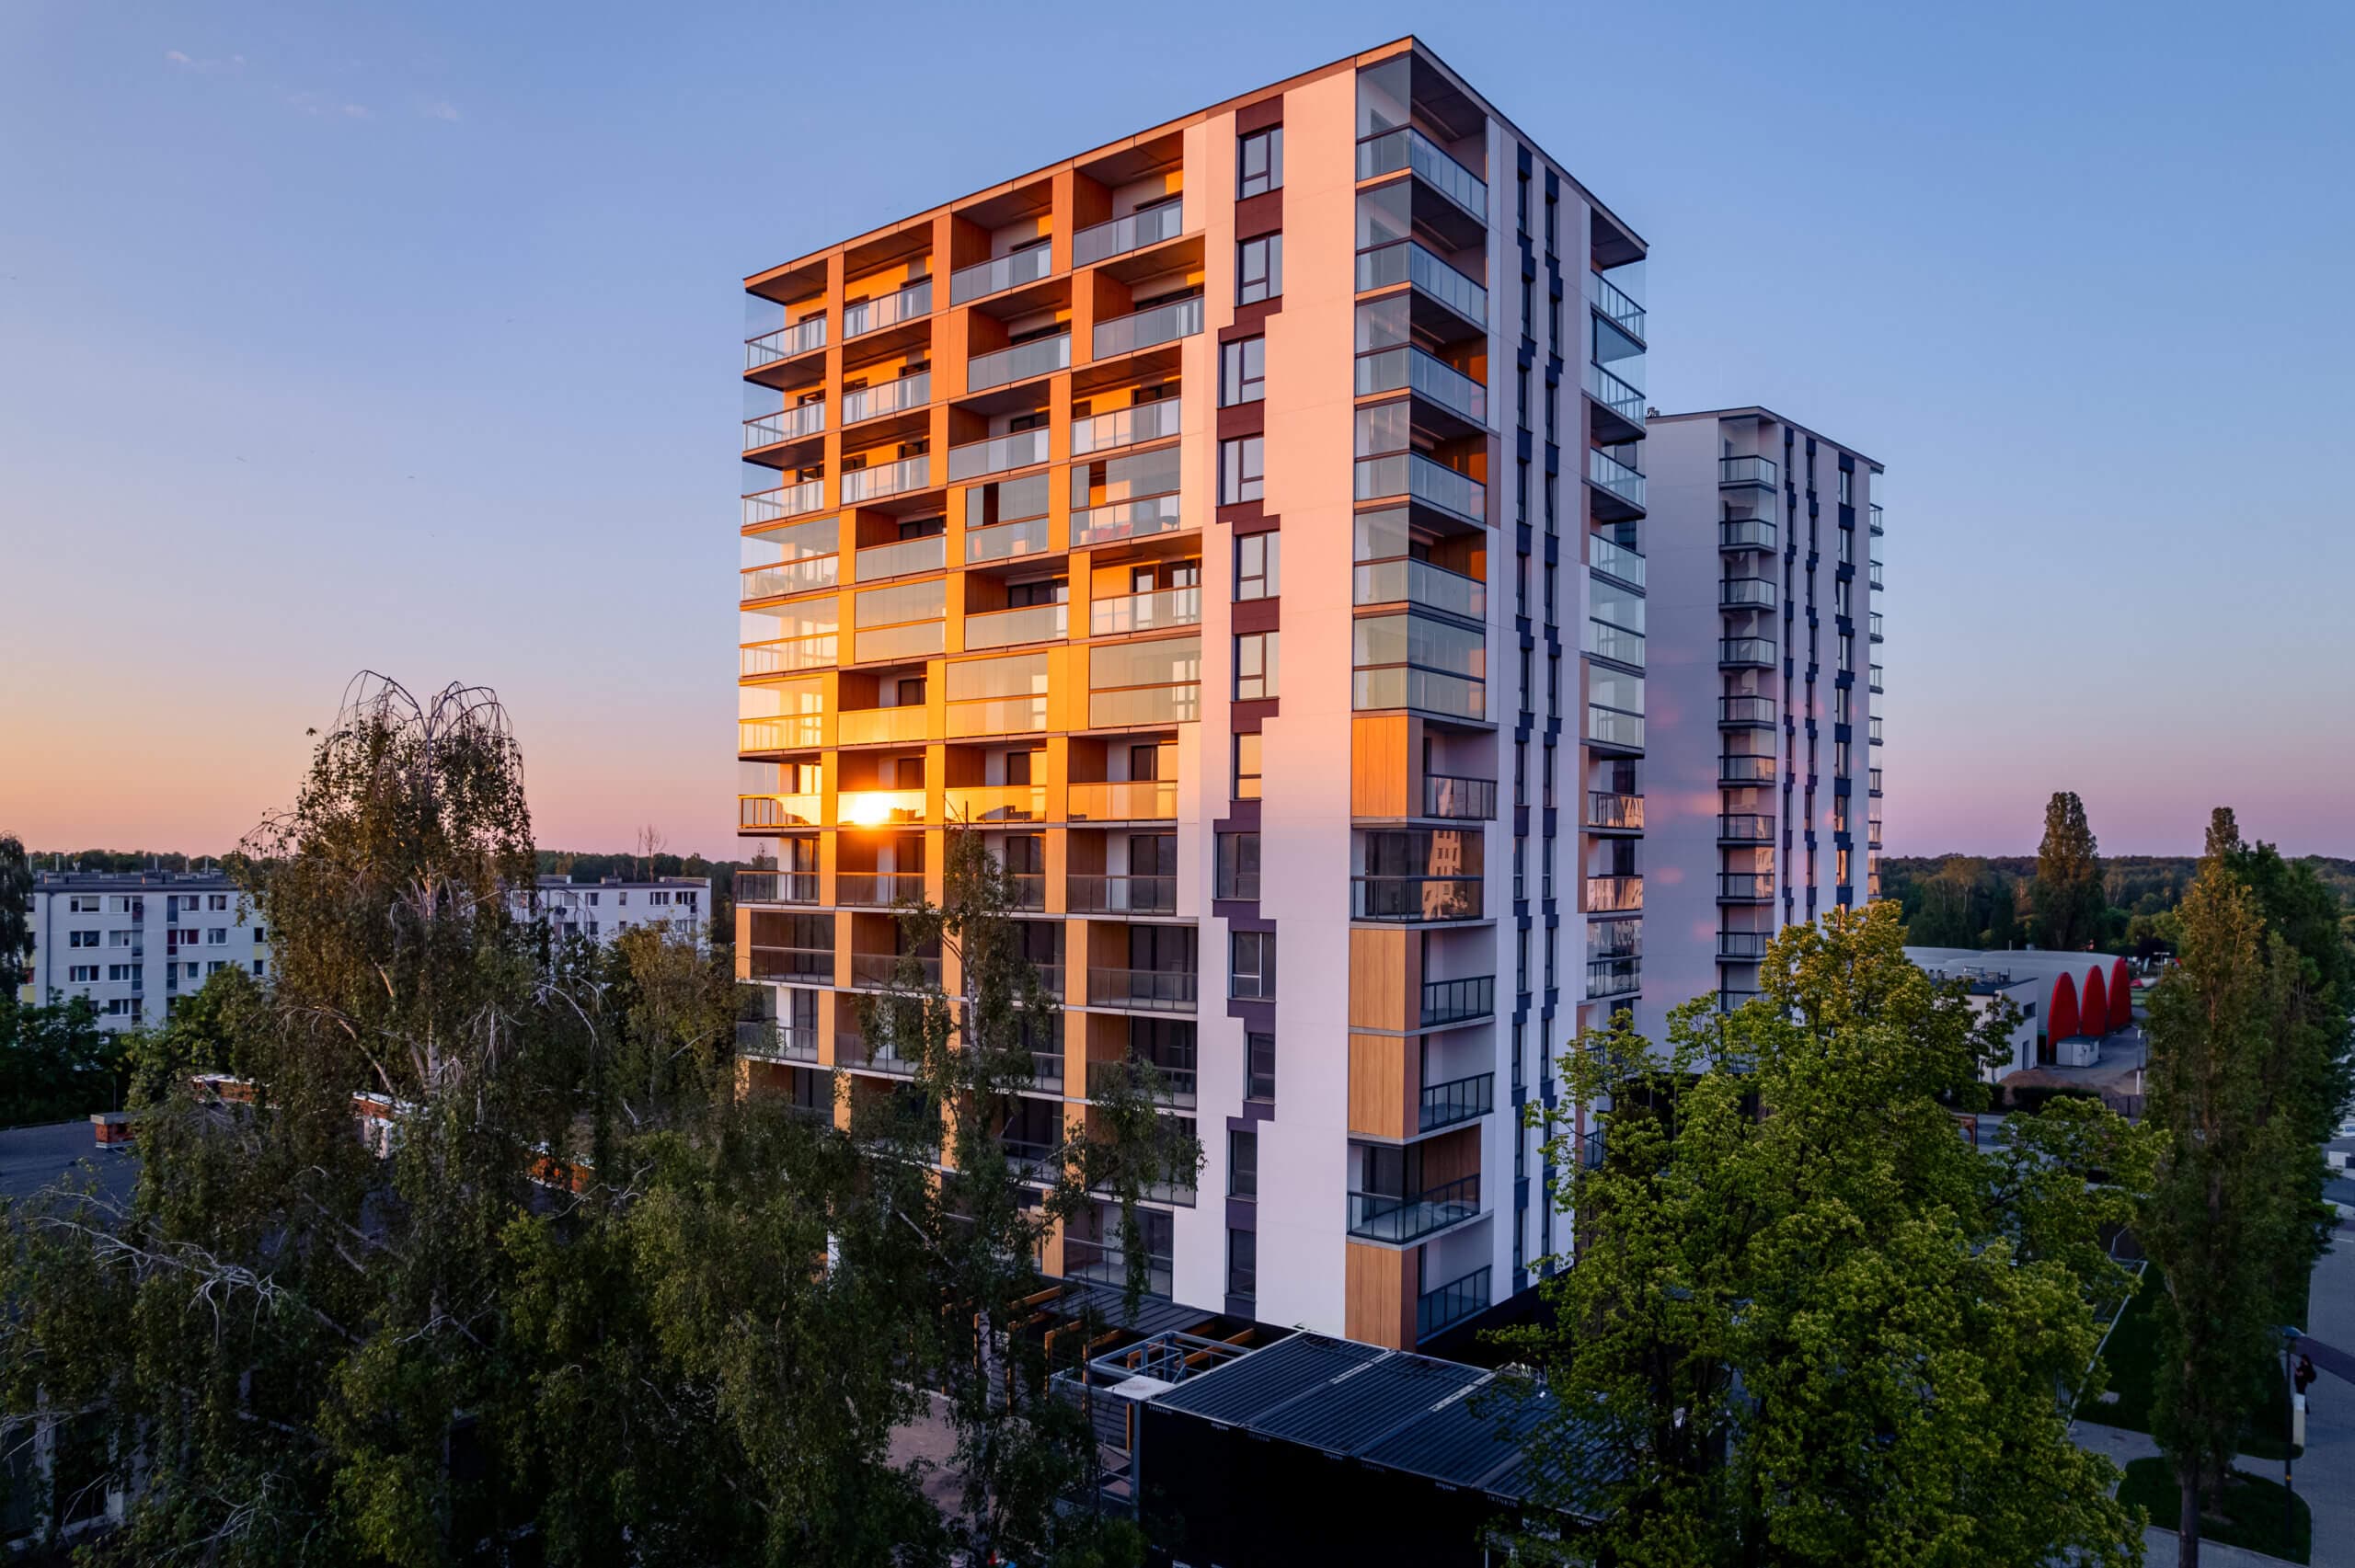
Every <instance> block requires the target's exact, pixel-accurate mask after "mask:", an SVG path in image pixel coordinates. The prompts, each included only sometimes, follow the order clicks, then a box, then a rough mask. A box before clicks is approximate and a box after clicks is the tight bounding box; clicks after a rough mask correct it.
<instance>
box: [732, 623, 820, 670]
mask: <svg viewBox="0 0 2355 1568" xmlns="http://www.w3.org/2000/svg"><path fill="white" fill-rule="evenodd" d="M837 641H838V638H837V636H836V635H835V634H834V633H833V632H821V633H817V634H815V635H810V636H807V637H777V638H775V639H773V640H771V641H769V642H764V643H746V644H745V645H744V646H743V647H741V648H739V649H738V650H737V669H736V673H737V674H738V675H739V676H758V675H791V674H793V673H795V672H796V671H798V670H830V669H832V668H833V664H834V661H835V653H834V648H835V645H836V643H837Z"/></svg>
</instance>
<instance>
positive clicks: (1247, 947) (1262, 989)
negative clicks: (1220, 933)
mask: <svg viewBox="0 0 2355 1568" xmlns="http://www.w3.org/2000/svg"><path fill="white" fill-rule="evenodd" d="M1227 952H1228V956H1229V963H1228V965H1227V976H1228V979H1227V990H1226V994H1227V995H1228V996H1230V997H1232V998H1234V999H1235V1001H1275V1000H1276V933H1274V932H1272V931H1237V932H1233V933H1229V934H1228V937H1227Z"/></svg>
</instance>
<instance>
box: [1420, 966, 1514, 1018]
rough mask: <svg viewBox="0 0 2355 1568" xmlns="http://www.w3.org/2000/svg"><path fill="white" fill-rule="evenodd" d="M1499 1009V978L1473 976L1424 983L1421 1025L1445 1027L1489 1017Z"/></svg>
mask: <svg viewBox="0 0 2355 1568" xmlns="http://www.w3.org/2000/svg"><path fill="white" fill-rule="evenodd" d="M1496 1010H1497V977H1496V976H1494V975H1471V976H1467V977H1465V978H1464V979H1453V980H1425V981H1424V982H1423V1008H1422V1026H1423V1027H1424V1028H1426V1029H1445V1028H1448V1027H1451V1026H1452V1025H1454V1024H1468V1023H1470V1022H1471V1021H1472V1020H1474V1019H1476V1018H1486V1017H1488V1015H1489V1014H1490V1013H1494V1012H1496Z"/></svg>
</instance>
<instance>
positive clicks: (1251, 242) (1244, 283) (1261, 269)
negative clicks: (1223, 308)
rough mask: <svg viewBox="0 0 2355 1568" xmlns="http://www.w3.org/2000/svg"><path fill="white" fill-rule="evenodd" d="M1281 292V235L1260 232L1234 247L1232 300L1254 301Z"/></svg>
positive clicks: (1282, 255)
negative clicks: (1255, 237) (1233, 298)
mask: <svg viewBox="0 0 2355 1568" xmlns="http://www.w3.org/2000/svg"><path fill="white" fill-rule="evenodd" d="M1282 292H1284V236H1283V235H1281V234H1273V235H1260V236H1259V237H1258V239H1247V240H1245V241H1244V242H1243V243H1242V244H1240V245H1238V246H1235V303H1236V304H1239V305H1247V304H1257V303H1258V302H1259V301H1261V300H1272V299H1274V298H1275V297H1276V296H1277V295H1279V294H1281V293H1282Z"/></svg>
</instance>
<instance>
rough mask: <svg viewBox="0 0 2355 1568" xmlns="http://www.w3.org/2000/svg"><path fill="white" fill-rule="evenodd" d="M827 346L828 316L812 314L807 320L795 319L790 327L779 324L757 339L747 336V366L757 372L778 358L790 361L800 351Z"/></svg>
mask: <svg viewBox="0 0 2355 1568" xmlns="http://www.w3.org/2000/svg"><path fill="white" fill-rule="evenodd" d="M825 346H826V318H825V317H824V316H822V315H813V316H811V317H810V319H809V320H807V321H798V322H795V323H794V324H793V325H792V326H780V327H778V328H777V329H776V330H775V332H764V333H763V334H761V335H760V336H759V337H758V338H746V339H745V340H744V368H745V369H746V370H748V371H756V370H759V369H760V368H761V367H762V366H764V365H773V364H775V363H776V362H777V361H779V360H790V359H792V358H793V357H794V356H796V355H798V354H806V353H808V352H810V350H811V349H822V348H824V347H825Z"/></svg>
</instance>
